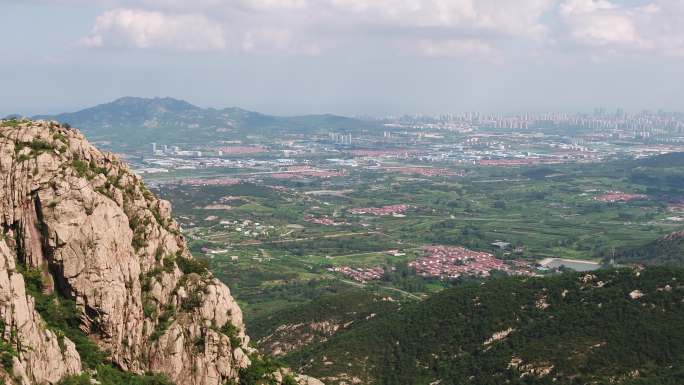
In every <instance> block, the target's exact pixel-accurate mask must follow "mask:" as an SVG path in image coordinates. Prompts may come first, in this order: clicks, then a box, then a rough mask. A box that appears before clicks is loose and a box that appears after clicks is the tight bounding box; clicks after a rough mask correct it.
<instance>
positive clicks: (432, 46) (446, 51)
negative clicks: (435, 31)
mask: <svg viewBox="0 0 684 385" xmlns="http://www.w3.org/2000/svg"><path fill="white" fill-rule="evenodd" d="M413 47H414V51H415V52H416V53H418V54H419V55H421V56H427V57H442V58H448V57H456V56H469V57H475V58H490V57H493V56H495V55H496V54H497V53H498V52H497V50H495V49H494V48H493V47H492V46H491V45H490V44H488V43H486V42H483V41H481V40H477V39H443V40H435V39H420V40H418V41H416V42H415V45H414V46H413Z"/></svg>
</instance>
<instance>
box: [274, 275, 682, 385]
mask: <svg viewBox="0 0 684 385" xmlns="http://www.w3.org/2000/svg"><path fill="white" fill-rule="evenodd" d="M683 280H684V270H682V269H668V268H649V269H647V270H645V271H642V272H635V271H631V270H618V271H609V270H606V271H599V272H597V273H596V274H595V275H581V274H575V273H568V274H563V275H558V276H552V277H547V278H525V279H523V278H501V279H495V280H489V281H486V282H484V283H481V284H473V285H464V286H461V287H456V288H452V289H447V290H445V291H443V292H441V293H439V294H435V295H433V296H432V297H431V298H429V299H428V300H426V301H424V302H421V303H416V304H413V305H406V306H404V307H403V308H402V309H401V310H399V311H395V312H390V313H389V314H385V315H381V316H378V317H375V318H373V319H371V320H369V321H367V322H365V323H363V324H361V325H357V326H356V327H353V328H350V329H349V330H347V331H342V332H340V333H338V334H337V335H335V336H334V337H332V338H331V339H330V341H328V342H326V343H323V344H321V345H319V346H313V347H311V348H309V349H308V350H306V349H305V350H303V351H300V352H296V353H294V354H292V355H291V356H288V357H287V361H288V362H290V363H291V364H298V363H306V364H304V365H303V366H302V368H303V369H304V370H305V371H307V372H308V373H311V374H312V375H315V376H318V377H319V378H326V377H336V378H338V379H339V378H352V377H356V378H359V379H360V380H361V381H362V382H363V383H364V384H385V385H391V384H397V385H404V384H416V385H419V384H429V383H434V382H435V381H440V380H441V382H439V383H441V384H463V383H469V384H503V383H508V384H585V383H594V384H608V383H625V384H627V383H629V384H654V385H655V384H662V385H664V384H673V385H674V384H678V383H681V382H680V381H681V379H682V377H681V376H682V374H683V373H682V371H681V370H679V369H676V368H682V365H684V322H683V321H682V320H684V306H682V301H683V300H684V286H682V283H681V282H683ZM630 294H631V295H632V296H630ZM640 295H642V296H641V297H639V296H640ZM632 297H634V298H632ZM497 333H499V334H497ZM330 383H332V384H335V383H337V381H332V382H330Z"/></svg>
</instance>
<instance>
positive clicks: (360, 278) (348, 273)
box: [328, 266, 385, 283]
mask: <svg viewBox="0 0 684 385" xmlns="http://www.w3.org/2000/svg"><path fill="white" fill-rule="evenodd" d="M328 270H330V271H333V272H336V273H340V274H342V275H344V276H345V277H347V278H351V279H353V280H354V281H357V282H361V283H366V282H368V281H375V280H379V279H382V277H383V275H384V274H385V271H384V270H383V269H382V267H368V268H363V267H349V266H337V267H331V268H329V269H328Z"/></svg>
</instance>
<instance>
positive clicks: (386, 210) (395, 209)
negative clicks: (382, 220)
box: [349, 204, 409, 216]
mask: <svg viewBox="0 0 684 385" xmlns="http://www.w3.org/2000/svg"><path fill="white" fill-rule="evenodd" d="M408 209H409V205H405V204H399V205H390V206H383V207H360V208H355V209H351V210H349V212H350V213H352V214H370V215H376V216H386V215H394V216H396V215H403V214H404V213H405V212H406V211H407V210H408Z"/></svg>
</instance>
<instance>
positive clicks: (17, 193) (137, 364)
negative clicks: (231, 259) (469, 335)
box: [0, 120, 251, 385]
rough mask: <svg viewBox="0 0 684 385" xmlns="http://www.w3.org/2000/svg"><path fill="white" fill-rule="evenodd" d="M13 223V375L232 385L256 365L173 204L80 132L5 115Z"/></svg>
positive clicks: (4, 290) (4, 198)
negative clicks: (107, 372)
mask: <svg viewBox="0 0 684 385" xmlns="http://www.w3.org/2000/svg"><path fill="white" fill-rule="evenodd" d="M0 230H1V233H0V326H1V327H0V332H1V335H0V337H1V338H0V358H1V361H2V364H3V365H2V367H0V380H2V379H4V380H5V382H6V383H10V382H11V381H12V380H14V381H16V382H17V383H22V384H55V383H57V382H58V381H60V379H62V378H64V377H66V376H69V375H75V374H79V373H80V372H81V371H82V370H85V369H95V368H96V367H97V366H98V365H103V364H107V363H111V364H113V365H114V366H115V367H116V368H119V369H121V370H123V371H125V372H131V373H138V374H141V373H143V372H148V371H150V372H156V373H163V374H165V375H166V376H168V378H170V379H171V380H172V381H174V382H175V383H177V384H188V385H222V384H224V383H230V382H231V381H237V380H238V379H239V376H240V373H242V371H243V369H245V368H247V367H248V366H249V365H250V359H249V358H248V352H250V351H251V348H249V347H248V343H249V338H248V337H247V336H246V335H245V333H244V325H243V322H242V313H241V311H240V308H239V307H238V305H237V304H236V302H235V301H234V300H233V298H232V297H231V294H230V291H229V290H228V288H227V287H226V286H225V285H223V284H222V283H221V282H220V281H218V280H217V279H215V278H214V277H213V276H212V275H211V274H210V273H209V272H208V270H207V269H206V267H205V266H203V265H202V264H201V263H199V262H198V261H195V260H194V259H192V256H191V255H190V253H189V252H188V249H187V246H186V243H185V240H184V239H183V237H182V235H181V234H180V232H179V228H178V225H177V224H176V222H175V221H174V220H173V219H172V218H171V216H170V205H169V203H168V202H166V201H162V200H159V199H157V198H156V197H155V196H154V195H153V194H152V193H150V192H149V191H148V190H147V189H146V188H145V186H144V184H143V183H142V182H141V180H140V179H139V178H138V177H137V176H136V175H134V174H133V173H131V172H130V170H129V169H128V168H127V166H126V165H125V164H123V163H122V162H120V161H119V160H118V159H117V158H116V157H115V156H113V155H110V154H104V153H101V152H100V151H98V150H97V149H95V148H94V147H93V146H91V145H90V144H89V143H88V142H87V141H86V140H85V139H84V136H83V135H82V134H81V133H79V132H78V131H76V130H74V129H69V128H65V127H63V126H60V125H58V124H57V123H54V122H44V121H40V122H32V121H16V120H12V121H0ZM129 383H130V382H129Z"/></svg>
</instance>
